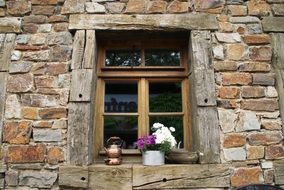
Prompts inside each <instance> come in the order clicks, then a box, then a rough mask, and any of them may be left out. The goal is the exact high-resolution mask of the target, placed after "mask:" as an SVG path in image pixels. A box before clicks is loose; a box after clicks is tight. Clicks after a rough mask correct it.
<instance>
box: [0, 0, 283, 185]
mask: <svg viewBox="0 0 284 190" xmlns="http://www.w3.org/2000/svg"><path fill="white" fill-rule="evenodd" d="M161 14H163V15H165V16H166V17H165V18H164V17H163V18H164V20H162V21H163V23H162V22H159V21H161V20H157V21H156V22H151V23H150V22H147V20H148V21H149V19H148V18H150V17H153V18H156V17H154V15H155V16H157V18H160V17H159V15H161ZM201 14H202V15H203V16H204V15H205V17H202V18H208V20H206V19H203V20H194V21H193V20H192V19H193V18H194V17H195V16H198V15H201ZM130 15H138V16H137V17H136V16H133V17H132V16H130ZM147 16H149V17H147ZM0 17H1V18H0V33H1V34H0V42H1V43H0V57H1V63H0V64H1V65H0V135H1V134H2V141H1V143H0V145H1V150H0V159H1V161H0V188H7V189H25V188H26V189H41V188H45V189H59V183H58V181H60V180H58V177H59V174H58V172H59V167H60V166H62V165H68V164H70V161H69V160H68V155H70V154H72V153H70V152H68V151H69V150H70V149H68V148H67V147H68V145H67V142H70V139H67V133H68V130H70V126H71V124H68V113H69V112H70V110H68V105H69V106H70V101H69V100H70V96H69V94H70V89H71V86H72V84H71V78H72V77H71V73H73V72H72V70H73V69H74V68H72V67H71V62H72V51H73V50H74V48H73V44H75V36H74V34H75V32H74V31H75V30H77V29H78V30H79V29H83V30H87V29H103V30H105V29H109V28H110V29H124V30H126V29H128V28H127V27H130V26H131V28H130V29H137V28H138V29H143V27H145V28H146V29H148V30H149V29H150V30H155V29H163V30H168V29H171V30H172V29H178V30H180V29H183V30H184V29H187V30H189V31H190V30H191V29H198V30H199V29H201V30H204V29H205V30H206V29H207V30H210V31H211V34H212V35H211V41H212V56H213V67H214V76H215V84H216V86H215V87H216V96H217V107H218V117H219V126H220V142H221V144H220V147H221V152H220V153H219V154H220V155H221V156H220V159H221V165H223V164H226V166H227V165H228V164H229V165H230V168H231V169H232V172H231V173H230V176H229V177H228V180H230V181H229V182H228V183H227V184H229V186H226V187H219V188H220V189H226V188H229V187H236V186H241V185H245V184H250V183H266V184H276V185H284V179H283V174H281V171H283V170H281V169H279V168H283V164H281V162H283V160H284V145H283V143H284V142H283V131H284V130H283V121H282V120H281V116H282V117H283V115H280V111H279V109H280V110H281V109H282V107H281V104H279V103H278V101H279V98H282V100H283V99H284V97H283V96H284V94H281V92H282V91H283V86H280V87H279V85H278V88H277V89H276V86H277V85H276V84H279V82H280V81H282V83H281V84H283V80H284V67H283V64H284V62H282V63H280V67H276V66H275V65H274V63H273V62H274V61H272V60H275V59H273V58H275V57H277V55H278V54H279V55H280V54H281V52H280V51H281V49H280V50H278V52H276V51H275V49H273V48H272V35H273V33H278V32H284V1H283V0H266V1H265V0H249V1H243V0H228V1H222V0H206V1H204V0H203V1H202V0H189V1H183V0H180V1H179V0H167V1H164V0H151V1H150V0H120V1H114V0H93V1H86V0H66V1H64V0H31V1H28V0H9V1H5V0H0ZM129 17H131V18H132V19H130V18H129ZM80 18H81V20H80ZM82 18H85V19H84V20H83V19H82ZM92 18H94V19H92ZM104 18H107V19H104ZM117 18H119V19H117ZM135 18H137V19H140V21H141V19H142V23H144V22H145V23H144V25H141V23H140V24H139V20H135ZM168 18H175V19H176V18H179V19H181V18H186V19H187V20H184V21H181V20H179V21H177V20H175V19H172V20H171V19H168ZM211 18H214V22H212V21H211V20H210V19H211ZM133 19H134V20H133ZM136 21H137V22H136ZM166 21H168V22H166ZM135 22H136V23H135ZM176 23H180V24H178V25H177V24H176ZM212 23H213V24H215V23H216V24H215V25H214V26H212ZM135 24H136V25H135ZM135 26H137V27H135ZM173 26H174V27H173ZM271 32H272V33H271ZM186 40H188V39H186ZM282 41H283V40H282ZM276 43H277V42H276ZM277 53H278V54H277ZM281 55H283V49H282V54H281ZM73 58H74V57H73ZM281 64H282V66H281ZM277 73H280V75H279V74H277ZM281 77H282V78H281ZM281 88H282V89H281ZM283 101H284V100H283ZM68 111H69V112H68ZM282 113H283V112H282ZM68 127H69V129H68ZM193 127H194V126H193ZM68 140H69V141H68ZM189 172H190V171H189ZM280 174H281V175H280ZM281 176H282V177H281ZM92 183H95V182H90V184H92ZM183 183H185V182H183ZM65 185H66V184H65ZM75 185H76V184H75ZM197 187H198V186H197ZM214 187H216V186H209V185H208V188H214ZM164 188H166V187H164ZM202 188H204V187H202ZM195 189H196V187H195Z"/></svg>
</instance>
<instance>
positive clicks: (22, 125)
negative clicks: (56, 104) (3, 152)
mask: <svg viewBox="0 0 284 190" xmlns="http://www.w3.org/2000/svg"><path fill="white" fill-rule="evenodd" d="M30 135H31V122H29V121H15V122H14V121H12V122H5V125H4V130H3V140H4V142H8V143H10V144H28V143H29V142H30Z"/></svg>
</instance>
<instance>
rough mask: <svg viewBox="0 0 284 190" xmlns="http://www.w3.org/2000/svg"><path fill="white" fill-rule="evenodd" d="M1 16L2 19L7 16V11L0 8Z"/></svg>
mask: <svg viewBox="0 0 284 190" xmlns="http://www.w3.org/2000/svg"><path fill="white" fill-rule="evenodd" d="M0 16H1V17H4V16H6V9H4V8H0Z"/></svg>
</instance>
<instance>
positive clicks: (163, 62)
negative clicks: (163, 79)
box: [145, 49, 180, 66]
mask: <svg viewBox="0 0 284 190" xmlns="http://www.w3.org/2000/svg"><path fill="white" fill-rule="evenodd" d="M145 65H146V66H179V65H180V51H178V50H169V49H147V50H145Z"/></svg>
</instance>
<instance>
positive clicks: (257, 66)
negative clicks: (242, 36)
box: [238, 62, 271, 72]
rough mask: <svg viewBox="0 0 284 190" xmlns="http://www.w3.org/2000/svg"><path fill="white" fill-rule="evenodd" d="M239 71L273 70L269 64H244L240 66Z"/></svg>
mask: <svg viewBox="0 0 284 190" xmlns="http://www.w3.org/2000/svg"><path fill="white" fill-rule="evenodd" d="M238 70H239V71H256V72H268V71H270V70H271V65H270V64H269V63H263V62H242V63H240V64H239V65H238Z"/></svg>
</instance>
